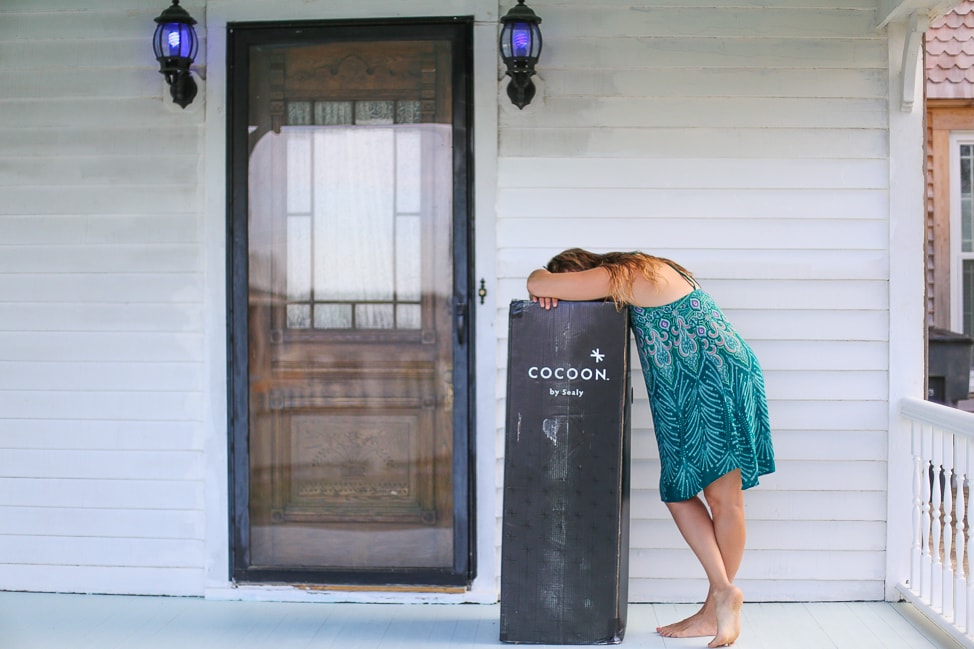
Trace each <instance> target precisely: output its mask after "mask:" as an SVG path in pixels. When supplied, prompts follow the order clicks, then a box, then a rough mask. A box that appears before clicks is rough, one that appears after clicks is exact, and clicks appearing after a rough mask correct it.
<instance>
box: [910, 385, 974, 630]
mask: <svg viewBox="0 0 974 649" xmlns="http://www.w3.org/2000/svg"><path fill="white" fill-rule="evenodd" d="M900 412H901V414H902V415H903V417H904V418H905V419H906V420H907V421H908V422H909V424H910V444H911V449H912V450H911V456H912V460H913V470H912V484H913V489H912V494H913V503H912V535H913V538H912V547H911V552H910V575H909V580H908V581H906V582H904V583H901V584H899V585H898V590H899V591H900V593H902V594H903V596H904V597H905V598H906V599H907V600H909V601H910V602H911V603H913V605H914V606H916V607H917V608H919V609H920V610H921V611H922V612H923V613H924V614H925V615H926V616H927V617H928V618H930V619H931V620H932V621H933V622H934V623H935V624H937V625H938V626H939V627H940V628H942V629H943V630H944V631H946V632H947V633H948V634H950V635H951V636H952V637H953V638H954V639H955V640H957V641H958V642H960V643H961V644H962V645H964V646H966V647H974V578H972V577H971V566H970V563H969V562H968V551H969V549H970V544H971V538H970V522H969V521H972V522H974V504H972V503H971V498H970V486H971V483H972V482H974V414H972V413H969V412H964V411H961V410H957V409H956V408H950V407H947V406H943V405H940V404H936V403H930V402H929V401H923V400H920V399H909V398H907V399H903V401H902V403H901V406H900ZM903 443H905V441H904V442H903ZM901 547H902V546H901Z"/></svg>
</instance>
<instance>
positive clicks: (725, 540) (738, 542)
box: [657, 470, 746, 647]
mask: <svg viewBox="0 0 974 649" xmlns="http://www.w3.org/2000/svg"><path fill="white" fill-rule="evenodd" d="M704 498H705V499H706V501H707V506H709V507H710V510H709V511H708V509H707V506H705V505H704V503H703V501H701V500H700V498H691V499H690V500H685V501H683V502H677V503H667V506H668V508H669V510H670V513H671V514H672V516H673V520H674V521H676V524H677V527H678V528H679V530H680V532H681V534H683V538H684V539H686V541H687V543H688V544H689V545H690V548H691V549H692V550H693V552H694V554H696V556H697V558H698V559H699V560H700V563H701V564H702V565H703V567H704V571H705V572H706V573H707V579H708V581H709V582H710V589H709V591H708V593H707V598H706V600H705V601H704V604H703V607H702V608H701V609H700V611H698V612H697V613H696V614H694V615H692V616H691V617H689V618H687V619H686V620H683V621H681V622H677V623H675V624H670V625H667V626H665V627H660V628H659V629H657V631H659V633H660V634H661V635H664V636H668V637H698V636H708V635H713V636H714V639H713V640H712V641H711V643H710V645H709V646H711V647H719V646H721V645H725V644H730V643H732V642H733V641H734V640H735V639H737V636H738V635H739V633H740V608H741V603H742V601H743V597H742V595H741V591H740V590H739V589H737V587H735V586H734V584H733V582H734V578H735V577H736V575H737V571H738V569H739V568H740V565H741V560H742V558H743V556H744V542H745V536H746V533H745V523H744V493H743V491H742V490H741V473H740V471H739V470H734V471H732V472H730V473H728V474H726V475H724V476H721V477H720V478H718V479H717V480H715V481H714V482H712V483H711V484H709V485H707V487H706V488H705V489H704Z"/></svg>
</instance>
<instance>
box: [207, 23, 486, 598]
mask: <svg viewBox="0 0 974 649" xmlns="http://www.w3.org/2000/svg"><path fill="white" fill-rule="evenodd" d="M473 27H474V19H473V17H472V16H467V17H450V18H424V19H371V20H368V19H363V20H315V21H282V22H240V23H230V22H228V23H227V32H226V33H227V95H226V102H227V103H226V105H227V115H226V125H227V131H226V145H227V146H226V152H227V158H226V164H227V167H226V183H227V184H226V197H227V204H226V208H227V212H226V241H227V247H226V255H227V256H226V273H227V283H226V290H227V313H226V315H227V426H228V436H227V440H228V449H227V451H228V473H229V475H228V495H229V503H228V505H229V507H228V514H229V521H228V524H229V532H230V534H229V536H230V539H229V541H230V547H229V562H230V565H229V574H230V578H231V580H233V581H235V582H244V583H261V582H286V583H329V584H349V585H376V586H380V585H393V584H421V585H431V586H438V585H443V586H447V585H452V586H465V587H467V586H469V585H470V584H471V582H472V581H473V579H474V577H475V576H476V566H477V560H476V542H475V540H476V516H475V514H476V499H475V491H476V483H475V467H476V457H475V444H474V440H475V430H476V426H475V422H476V417H475V403H476V389H475V388H476V383H475V371H474V370H475V367H476V365H475V348H476V338H475V318H474V317H473V311H474V303H473V296H474V294H475V293H474V254H473V253H474V250H475V245H474V228H473V224H474V218H473V200H472V198H473V178H474V173H473V161H474V156H473V143H472V138H473V133H474V128H473V126H474V125H473V85H474V84H473V69H474V68H473ZM325 34H327V35H328V36H329V40H332V41H343V40H346V41H356V40H364V39H366V38H368V37H374V36H375V35H376V34H388V36H389V37H390V38H396V39H416V40H425V39H430V38H437V39H448V40H450V41H451V43H452V44H453V47H452V57H453V61H452V63H453V65H452V68H453V69H452V75H453V76H452V83H453V94H452V100H453V106H452V109H453V129H452V135H453V169H454V174H453V268H454V270H453V272H454V286H453V301H454V309H455V313H454V317H455V318H456V324H457V326H456V331H455V332H454V344H453V348H454V355H453V358H454V366H453V368H454V369H453V375H454V393H455V395H458V396H457V398H455V399H454V411H453V443H454V454H453V496H454V497H453V502H454V529H453V538H454V555H453V566H452V568H451V569H449V570H446V569H431V568H417V569H397V570H395V571H393V570H389V569H383V570H377V571H374V572H370V571H320V570H314V571H312V570H308V569H281V570H260V571H255V570H252V569H251V568H250V560H249V529H250V516H249V470H250V467H249V428H250V426H249V409H248V392H249V390H248V384H249V368H248V336H247V306H248V243H249V242H248V227H247V225H248V193H249V192H248V186H247V162H248V157H249V146H248V132H247V125H248V119H247V118H248V114H247V113H248V97H247V94H246V90H247V87H248V76H249V66H248V65H247V62H246V61H247V59H246V54H247V51H248V48H249V47H250V46H252V45H259V44H268V43H287V44H291V45H296V44H300V43H301V42H310V41H312V40H313V39H317V38H320V37H322V36H323V35H325ZM458 340H462V343H463V344H458ZM464 384H465V385H466V389H465V390H457V389H456V387H457V386H458V385H459V386H462V385H464ZM461 394H463V395H464V396H463V398H459V395H461Z"/></svg>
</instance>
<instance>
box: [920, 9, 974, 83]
mask: <svg viewBox="0 0 974 649" xmlns="http://www.w3.org/2000/svg"><path fill="white" fill-rule="evenodd" d="M924 42H925V49H926V52H925V56H924V61H925V63H924V65H925V67H926V75H927V81H926V85H927V97H928V98H930V99H972V98H974V0H964V1H963V2H961V3H960V4H958V5H957V6H955V7H954V8H953V9H951V10H950V11H949V12H947V13H946V14H945V15H943V16H941V17H940V18H937V19H936V20H934V21H932V22H931V23H930V29H929V30H927V33H926V36H925V39H924Z"/></svg>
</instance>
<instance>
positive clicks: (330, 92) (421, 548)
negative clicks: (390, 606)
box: [231, 24, 470, 583]
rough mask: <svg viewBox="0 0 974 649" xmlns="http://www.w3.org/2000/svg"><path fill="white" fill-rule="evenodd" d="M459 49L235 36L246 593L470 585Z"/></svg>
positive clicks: (456, 43)
mask: <svg viewBox="0 0 974 649" xmlns="http://www.w3.org/2000/svg"><path fill="white" fill-rule="evenodd" d="M464 34H465V31H464V30H462V29H457V25H454V24H451V25H437V24H430V25H417V24H409V25H396V24H381V25H369V26H362V25H341V26H339V25H334V24H332V25H317V26H302V27H300V28H293V29H289V28H284V29H280V28H279V29H263V30H261V29H245V28H243V27H240V28H233V27H232V28H231V41H232V42H233V46H232V52H233V57H234V65H236V66H240V65H241V64H242V62H243V61H246V73H244V71H243V70H240V69H238V70H236V71H235V72H234V73H232V76H233V81H232V91H231V96H232V102H233V115H232V117H231V132H232V134H231V137H232V138H234V141H235V143H236V144H237V146H238V147H245V148H246V156H241V155H240V154H239V152H238V155H236V156H234V160H233V162H232V167H233V183H234V189H236V184H237V183H244V181H245V183H246V188H247V190H246V195H245V200H246V211H244V210H243V208H242V207H241V206H235V209H234V210H233V217H232V219H233V221H232V222H233V226H234V228H241V227H244V226H245V227H246V237H245V240H246V249H244V247H243V243H242V242H240V243H239V244H238V245H235V246H234V251H233V253H232V254H234V255H239V256H242V257H245V259H246V262H245V264H244V263H243V261H242V260H240V261H238V263H237V264H236V268H235V269H234V270H235V272H244V273H245V275H246V278H247V279H246V286H239V287H237V290H236V291H234V295H235V299H234V300H233V304H232V305H231V308H232V309H233V315H234V316H235V317H234V318H233V324H234V334H235V335H236V336H238V337H239V343H238V345H240V346H241V348H242V347H243V346H244V343H245V347H246V349H245V362H246V368H247V370H246V378H245V379H244V376H243V373H242V372H239V373H238V374H236V375H235V376H237V377H238V379H239V380H238V381H237V382H236V383H239V385H236V387H237V389H236V390H235V391H234V394H233V395H232V396H231V399H232V400H233V399H236V400H241V399H243V400H245V401H246V412H245V417H246V427H245V430H244V426H243V424H242V423H239V424H238V425H236V426H235V438H236V439H237V440H240V441H242V442H245V444H244V445H245V448H246V452H244V451H243V450H242V449H239V448H235V449H234V466H235V469H236V470H235V472H234V473H235V486H236V489H235V493H236V494H237V497H238V498H241V499H245V500H246V508H244V504H243V503H236V505H237V507H236V511H237V516H236V518H235V521H234V526H235V542H236V545H237V547H236V548H235V553H234V564H235V565H234V573H235V575H236V577H237V578H238V579H240V580H268V579H273V580H279V579H281V578H282V576H290V578H291V579H295V580H301V581H329V582H334V581H348V582H363V581H367V582H370V583H401V582H403V581H408V582H423V583H465V581H466V580H467V579H468V578H469V576H470V575H469V567H470V561H469V559H470V546H469V541H468V539H469V534H470V530H469V516H468V503H469V497H468V490H469V485H470V481H469V480H468V475H467V470H468V467H469V464H468V462H467V459H468V455H469V454H468V448H469V447H468V443H467V439H468V433H469V422H470V416H469V415H470V410H469V407H468V404H469V402H470V401H469V399H470V389H469V385H468V384H467V368H468V367H469V351H468V350H469V349H470V341H469V337H470V331H469V329H470V327H469V318H467V317H466V310H467V295H468V294H469V287H468V285H469V281H468V276H469V273H468V269H467V261H466V254H465V252H466V241H467V223H468V218H467V214H466V209H465V206H466V205H467V201H466V197H465V194H466V172H465V165H466V152H467V147H466V142H465V134H466V129H465V128H457V126H458V123H459V124H460V125H462V124H463V122H464V121H465V120H466V119H467V115H466V113H465V112H464V109H463V107H462V105H464V104H465V102H458V101H457V99H458V98H459V97H458V94H457V93H458V92H459V93H460V94H461V96H462V95H463V94H464V93H465V92H466V90H465V87H466V83H465V81H464V80H465V79H466V74H465V70H464V69H463V68H464V63H463V62H464V60H465V55H464V53H465V50H466V46H465V44H464V41H463V38H462V36H463V35H464ZM238 36H239V37H238ZM458 48H460V49H458ZM458 66H459V67H460V69H458ZM238 112H242V113H244V115H245V116H246V117H245V119H244V116H243V115H238ZM458 140H459V141H458ZM458 162H459V163H460V164H461V165H462V166H463V167H462V169H461V171H460V172H459V174H458V173H457V164H458ZM458 176H459V177H458ZM238 195H239V196H241V197H243V194H242V192H241V193H240V194H238ZM242 238H243V237H242ZM244 266H245V267H244ZM237 279H240V278H237V277H235V280H237ZM244 291H245V292H246V297H244ZM244 309H245V310H246V316H245V317H244V316H243V314H242V313H240V311H241V310H244ZM244 330H245V333H244ZM244 336H245V338H244ZM239 352H240V353H239V355H238V357H237V358H236V360H237V361H240V362H242V361H244V349H240V350H239ZM458 370H459V371H458ZM244 380H245V381H246V384H245V385H243V382H244ZM234 406H235V407H234V408H233V410H234V412H235V413H238V414H240V415H244V406H243V404H242V403H235V404H234ZM243 455H246V464H244V458H243V457H242V456H243ZM238 473H242V474H243V475H237V474H238ZM244 483H246V485H244Z"/></svg>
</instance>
